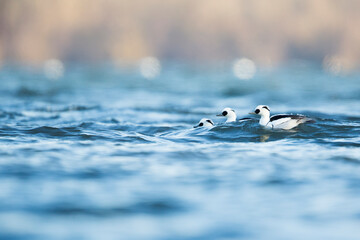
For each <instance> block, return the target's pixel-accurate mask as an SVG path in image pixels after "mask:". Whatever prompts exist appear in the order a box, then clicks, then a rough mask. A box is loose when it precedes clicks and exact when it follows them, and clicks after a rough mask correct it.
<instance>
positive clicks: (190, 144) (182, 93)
mask: <svg viewBox="0 0 360 240" xmlns="http://www.w3.org/2000/svg"><path fill="white" fill-rule="evenodd" d="M66 67H67V68H66V69H67V71H66V73H65V75H64V77H63V78H60V79H58V80H49V79H47V78H46V77H44V75H43V74H42V72H41V71H40V70H39V69H37V68H34V67H19V66H18V67H9V66H8V67H3V68H2V69H1V70H0V142H1V144H0V155H1V158H0V229H1V230H0V239H9V240H12V239H16V240H18V239H44V240H45V239H46V240H49V239H102V240H103V239H160V240H162V239H267V240H268V239H274V240H279V239H284V240H285V239H299V240H302V239H342V240H345V239H354V240H355V239H359V237H360V228H359V226H360V74H357V73H353V74H349V75H342V76H333V75H330V74H327V73H324V72H323V71H321V70H320V69H318V68H317V67H312V66H306V65H305V66H304V65H296V64H295V65H294V66H288V67H284V68H280V69H260V70H258V72H257V74H256V75H255V77H254V79H251V80H248V81H243V80H238V79H236V78H235V77H234V76H233V75H232V73H231V71H230V70H231V66H230V65H229V66H227V65H226V64H222V65H220V66H217V65H209V66H184V65H177V66H175V65H170V66H163V71H162V73H161V75H160V76H159V77H157V78H155V79H152V80H147V79H144V78H142V77H141V75H140V74H139V73H138V72H137V71H136V69H124V68H120V67H115V66H108V65H102V66H88V67H86V66H71V65H66ZM228 69H230V70H228ZM259 104H267V105H269V106H270V108H271V110H272V113H273V114H276V113H300V114H305V115H307V116H309V117H311V118H314V119H315V120H316V123H310V124H307V125H303V126H301V127H299V128H297V129H295V130H293V131H270V130H264V129H262V128H260V127H259V126H258V124H257V121H256V120H253V121H248V122H244V123H238V124H228V125H225V124H223V122H224V119H223V118H217V117H216V116H215V115H216V114H218V113H220V112H221V111H222V109H223V108H224V107H232V108H234V109H235V110H236V112H237V114H238V116H239V117H248V115H247V113H248V112H250V111H253V110H254V108H255V107H256V106H257V105H259ZM203 117H207V118H211V119H212V120H213V121H214V122H215V123H216V127H214V128H212V129H201V128H196V129H194V128H193V126H194V125H196V124H197V123H198V121H199V120H200V119H201V118H203Z"/></svg>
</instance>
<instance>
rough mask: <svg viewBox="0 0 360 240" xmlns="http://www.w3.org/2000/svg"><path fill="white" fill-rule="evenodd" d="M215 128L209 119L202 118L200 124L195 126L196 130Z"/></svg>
mask: <svg viewBox="0 0 360 240" xmlns="http://www.w3.org/2000/svg"><path fill="white" fill-rule="evenodd" d="M213 126H214V122H213V121H212V120H211V119H208V118H202V119H201V120H200V122H199V123H198V125H196V126H194V128H198V127H208V128H209V127H213Z"/></svg>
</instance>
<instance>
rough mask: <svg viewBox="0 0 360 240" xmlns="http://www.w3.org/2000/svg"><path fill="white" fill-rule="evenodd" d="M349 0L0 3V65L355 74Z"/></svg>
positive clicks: (357, 4)
mask: <svg viewBox="0 0 360 240" xmlns="http://www.w3.org/2000/svg"><path fill="white" fill-rule="evenodd" d="M359 9H360V1H357V0H344V1H336V0H318V1H312V0H274V1H266V0H259V1H251V0H227V1H221V2H220V1H218V0H198V1H191V0H170V1H161V0H149V1H144V0H132V1H127V0H76V1H73V0H53V1H47V0H22V1H13V0H1V1H0V62H2V64H9V63H10V64H14V63H17V64H18V63H21V64H42V63H43V62H44V61H46V60H48V59H59V60H61V61H63V62H80V63H89V62H90V63H97V62H103V61H109V62H114V63H116V64H119V63H120V64H124V63H125V64H129V63H130V64H131V63H135V62H137V61H139V59H142V58H144V57H147V56H154V57H156V58H157V59H160V60H161V61H169V62H170V61H171V62H174V61H176V62H188V63H189V62H190V63H193V62H197V63H209V62H219V61H233V60H234V59H236V58H239V57H246V58H249V59H251V60H253V61H254V62H255V63H256V65H258V66H265V67H273V66H278V65H283V64H286V63H288V62H289V60H293V59H295V60H304V61H307V62H310V63H313V64H316V65H318V66H325V67H328V66H329V65H331V68H335V72H336V73H339V72H342V73H343V72H345V73H347V72H350V71H353V70H355V69H358V68H359V66H360V46H359V42H360V31H359V25H360V15H359Z"/></svg>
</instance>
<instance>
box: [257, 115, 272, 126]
mask: <svg viewBox="0 0 360 240" xmlns="http://www.w3.org/2000/svg"><path fill="white" fill-rule="evenodd" d="M269 122H270V113H269V112H265V113H263V114H262V115H261V118H260V121H259V123H260V125H262V126H266V125H267V124H268V123H269Z"/></svg>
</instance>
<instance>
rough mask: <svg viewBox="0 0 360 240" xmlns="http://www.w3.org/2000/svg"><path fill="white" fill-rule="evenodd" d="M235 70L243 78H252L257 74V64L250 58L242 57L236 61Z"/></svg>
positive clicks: (236, 74)
mask: <svg viewBox="0 0 360 240" xmlns="http://www.w3.org/2000/svg"><path fill="white" fill-rule="evenodd" d="M233 72H234V75H235V76H236V77H237V78H239V79H241V80H250V79H252V78H253V77H254V76H255V73H256V65H255V63H254V61H252V60H250V59H248V58H240V59H237V60H236V61H235V62H234V65H233Z"/></svg>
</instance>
